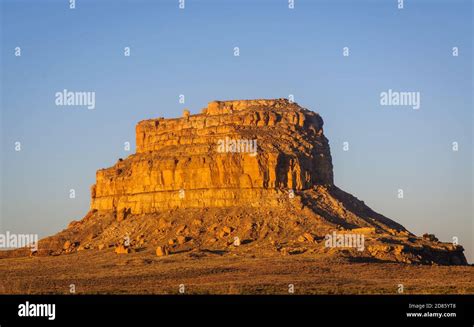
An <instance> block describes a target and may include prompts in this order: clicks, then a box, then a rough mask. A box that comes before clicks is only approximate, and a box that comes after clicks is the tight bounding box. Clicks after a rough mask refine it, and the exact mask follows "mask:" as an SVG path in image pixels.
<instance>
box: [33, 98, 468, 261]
mask: <svg viewBox="0 0 474 327" xmlns="http://www.w3.org/2000/svg"><path fill="white" fill-rule="evenodd" d="M136 148H137V151H136V153H135V154H133V155H131V156H129V157H128V158H126V159H124V160H122V159H120V160H119V161H118V162H117V163H116V164H115V165H114V166H113V167H110V168H106V169H101V170H99V171H98V172H97V176H96V177H97V180H96V184H95V185H93V186H92V190H91V193H92V200H91V211H90V212H89V213H88V214H87V216H86V217H85V218H84V219H83V220H81V221H78V222H72V223H71V224H70V225H69V227H68V228H67V229H66V230H64V231H63V232H61V233H59V234H57V235H55V236H53V237H50V238H47V239H44V240H43V241H42V242H40V250H39V251H38V252H37V254H40V255H41V254H63V253H71V252H76V251H80V250H106V249H107V248H109V247H110V248H116V252H117V253H129V252H131V251H140V250H141V249H147V248H148V249H153V251H154V249H155V248H157V251H156V253H157V254H158V255H172V254H173V253H182V252H186V251H189V252H190V253H200V254H199V255H205V253H207V252H209V251H211V252H216V251H217V252H218V253H223V254H225V253H232V254H233V255H252V256H255V255H262V256H263V255H300V254H301V255H303V254H304V255H318V256H329V257H334V256H337V257H343V258H346V259H349V260H367V261H377V260H383V261H398V262H406V263H425V264H426V263H431V264H433V263H434V264H466V259H465V257H464V255H463V249H462V247H461V246H457V245H453V244H450V243H442V242H439V241H438V240H436V239H435V238H432V237H417V236H415V235H413V234H412V233H410V232H408V231H407V230H406V229H405V228H404V227H403V226H401V225H399V224H397V223H396V222H394V221H392V220H390V219H388V218H386V217H384V216H382V215H380V214H378V213H376V212H374V211H373V210H371V209H370V208H369V207H367V206H366V205H365V204H364V202H362V201H359V200H358V199H357V198H355V197H353V196H352V195H350V194H348V193H346V192H344V191H342V190H340V189H339V188H337V187H336V186H335V185H334V183H333V167H332V160H331V154H330V149H329V144H328V140H327V139H326V137H325V136H324V133H323V120H322V119H321V117H320V116H319V115H318V114H316V113H314V112H312V111H309V110H307V109H304V108H302V107H300V106H299V105H297V104H296V103H291V102H289V101H288V100H285V99H275V100H243V101H240V100H239V101H214V102H211V103H209V105H208V106H207V108H204V109H202V111H201V113H200V114H195V115H190V113H189V111H184V113H183V117H181V118H175V119H164V118H158V119H150V120H144V121H141V122H139V123H138V125H137V127H136ZM336 236H337V237H340V240H342V243H341V244H339V245H342V246H339V245H338V244H337V242H336V241H334V242H333V243H331V242H328V240H329V241H331V237H336ZM352 239H353V240H354V244H346V243H344V240H346V241H347V240H349V241H350V240H352ZM356 240H359V241H360V240H362V241H363V242H362V243H360V242H359V243H360V244H359V243H357V242H356ZM356 243H357V244H358V245H359V246H354V245H355V244H356ZM328 244H329V246H328ZM331 244H332V245H331ZM196 255H198V254H196Z"/></svg>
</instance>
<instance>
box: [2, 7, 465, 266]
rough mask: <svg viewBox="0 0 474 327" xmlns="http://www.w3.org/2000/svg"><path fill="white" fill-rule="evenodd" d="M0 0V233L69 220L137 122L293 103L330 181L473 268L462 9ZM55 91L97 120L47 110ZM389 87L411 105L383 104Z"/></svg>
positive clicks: (69, 110) (46, 231) (83, 208)
mask: <svg viewBox="0 0 474 327" xmlns="http://www.w3.org/2000/svg"><path fill="white" fill-rule="evenodd" d="M0 1H1V9H0V10H1V17H0V28H1V51H0V55H1V65H0V68H1V80H0V82H1V85H0V91H1V93H0V96H1V99H0V100H1V116H0V118H1V160H0V168H1V174H0V177H1V189H0V191H1V194H0V195H1V196H0V199H1V202H0V205H1V211H0V212H1V219H0V231H2V232H3V231H7V230H8V231H10V232H12V233H37V234H39V235H40V237H44V236H47V235H51V234H54V233H56V232H58V231H60V230H62V229H64V228H66V226H67V224H68V223H69V222H70V221H71V220H79V219H81V218H82V217H83V216H84V215H85V214H86V213H87V211H88V209H89V204H90V186H91V185H92V184H94V182H95V172H96V170H98V169H100V168H105V167H109V166H111V165H113V164H114V163H115V162H116V161H117V159H118V158H124V157H126V156H127V155H130V154H132V153H133V152H134V148H135V139H134V137H135V125H136V123H137V122H138V121H140V120H144V119H149V118H155V117H161V116H162V117H170V118H171V117H179V116H181V113H182V111H183V109H184V108H188V109H189V110H190V111H191V113H198V112H199V111H200V109H201V108H203V107H206V105H207V103H208V102H210V101H212V100H227V99H253V98H287V97H289V96H290V94H291V95H293V96H294V99H295V101H296V102H297V103H298V104H300V105H301V106H303V107H306V108H308V109H311V110H313V111H315V112H318V113H319V114H320V115H321V116H322V118H323V120H324V122H325V125H324V128H325V135H326V136H327V138H328V139H329V142H330V146H331V152H332V157H333V163H334V175H335V183H336V185H338V186H339V187H340V188H342V189H343V190H345V191H347V192H349V193H351V194H353V195H355V196H356V197H358V198H359V199H361V200H364V201H365V203H366V204H368V205H369V206H370V207H371V208H372V209H374V210H375V211H377V212H379V213H382V214H383V215H385V216H387V217H389V218H391V219H393V220H395V221H397V222H399V223H401V224H402V225H404V226H405V227H406V228H407V229H408V230H410V231H411V232H413V233H415V234H418V235H421V234H423V233H426V232H428V233H433V234H435V235H436V236H437V237H438V238H439V239H440V240H442V241H446V242H451V241H452V239H453V237H457V238H458V240H459V243H460V244H462V245H463V246H464V247H465V249H466V255H467V257H468V260H469V261H470V262H472V261H473V260H474V241H473V234H474V227H473V219H474V217H473V184H474V179H473V101H472V97H473V84H472V76H473V62H472V58H473V56H472V39H473V25H472V17H473V8H472V7H473V5H472V1H469V0H465V1H462V0H433V1H428V0H419V1H416V0H405V1H404V8H403V9H399V8H398V7H397V6H398V3H397V1H396V0H378V1H375V0H373V1H369V0H366V1H349V0H346V1H343V0H340V1H338V0H335V1H320V0H312V1H311V0H296V2H295V7H294V9H290V8H288V1H287V0H274V1H270V0H252V1H250V0H239V1H237V0H226V1H217V0H186V2H185V8H184V9H179V7H178V5H179V2H178V0H153V1H152V0H149V1H121V0H116V1H97V0H95V1H92V0H76V8H75V9H70V8H69V3H68V1H59V0H58V1H52V0H49V1H37V0H36V1H34V0H28V1H25V0H20V1H18V0H15V1H13V0H0ZM17 47H19V48H20V49H21V56H16V55H15V48H17ZM125 47H129V48H130V56H124V48H125ZM235 47H238V48H239V56H235V55H234V50H235ZM344 47H347V48H348V49H349V55H348V56H344V55H343V48H344ZM453 47H457V48H458V56H453ZM64 89H67V90H72V91H89V92H95V96H96V106H95V109H93V110H89V109H87V108H86V107H81V106H76V107H67V106H57V105H56V104H55V94H56V92H61V91H63V90H64ZM389 89H391V90H394V91H409V92H419V94H420V97H421V106H420V109H418V110H414V109H412V108H411V107H409V106H381V105H380V94H381V92H384V91H388V90H389ZM180 94H183V95H184V96H185V104H182V103H179V101H178V100H179V95H180ZM16 142H20V143H21V151H16V150H17V149H16V148H15V146H16V145H17V144H18V143H16ZM124 142H130V143H131V144H132V149H131V151H129V152H127V151H125V150H124ZM344 142H348V144H349V150H348V151H344V148H343V145H344ZM453 142H457V144H458V151H453ZM71 189H74V190H75V196H76V197H75V198H74V199H71V198H70V190H71ZM399 189H402V190H403V198H402V199H400V198H399V197H398V195H399V193H398V192H399V191H398V190H399Z"/></svg>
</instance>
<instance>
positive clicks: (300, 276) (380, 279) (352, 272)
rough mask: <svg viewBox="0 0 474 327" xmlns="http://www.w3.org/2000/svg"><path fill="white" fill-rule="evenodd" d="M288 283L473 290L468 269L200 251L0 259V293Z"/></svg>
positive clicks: (314, 287) (361, 289) (332, 288)
mask: <svg viewBox="0 0 474 327" xmlns="http://www.w3.org/2000/svg"><path fill="white" fill-rule="evenodd" d="M290 284H292V285H294V293H295V294H394V295H397V294H399V293H398V291H399V289H400V288H399V284H403V294H474V267H473V266H437V265H410V264H403V263H385V262H383V263H381V262H353V261H351V260H349V259H345V258H333V257H332V258H331V257H321V256H318V257H317V258H316V257H314V256H311V255H306V254H301V255H288V256H266V257H259V258H255V257H252V256H241V255H240V254H238V253H232V251H229V252H218V251H213V252H211V251H209V252H208V251H202V250H200V251H187V252H182V253H176V254H173V255H170V256H164V257H157V256H156V255H155V254H154V252H153V251H150V250H144V251H140V252H134V253H128V254H116V253H114V251H113V250H112V249H107V250H104V251H81V252H77V253H73V254H69V255H61V256H47V257H22V258H6V259H0V292H1V293H2V294H70V293H71V290H74V291H75V293H76V294H179V292H180V285H184V293H185V294H289V288H290V287H289V285H290ZM71 285H74V286H71ZM181 291H183V288H182V287H181Z"/></svg>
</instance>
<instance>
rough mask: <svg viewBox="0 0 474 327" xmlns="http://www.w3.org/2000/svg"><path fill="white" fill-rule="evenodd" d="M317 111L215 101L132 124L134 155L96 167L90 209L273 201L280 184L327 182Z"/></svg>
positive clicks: (281, 103)
mask: <svg viewBox="0 0 474 327" xmlns="http://www.w3.org/2000/svg"><path fill="white" fill-rule="evenodd" d="M322 127H323V121H322V119H321V117H320V116H319V115H318V114H316V113H314V112H311V111H308V110H305V109H303V108H301V107H299V106H298V105H297V104H295V103H290V102H289V101H288V100H285V99H278V100H250V101H222V102H221V101H215V102H211V103H209V105H208V107H207V108H205V109H203V113H202V114H198V115H184V117H183V118H178V119H151V120H145V121H142V122H140V123H138V125H137V128H136V144H137V153H136V154H134V155H132V156H130V157H128V158H127V159H126V160H123V161H119V162H118V163H117V164H116V165H115V166H113V167H111V168H107V169H103V170H99V171H98V172H97V183H96V185H94V186H93V187H92V206H91V208H92V209H97V210H117V211H118V212H122V211H123V210H125V211H127V210H129V211H130V212H131V213H132V214H143V213H153V212H157V211H159V210H162V209H168V208H175V207H184V208H189V207H198V208H203V207H227V206H235V205H244V206H262V205H269V206H273V205H277V204H278V203H277V201H276V195H277V194H278V192H279V191H281V190H289V189H292V190H294V191H299V190H308V189H311V188H312V187H313V186H314V185H316V184H321V185H332V184H333V175H332V163H331V154H330V152H329V145H328V141H327V139H326V138H325V137H324V135H323V129H322Z"/></svg>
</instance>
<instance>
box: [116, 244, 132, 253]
mask: <svg viewBox="0 0 474 327" xmlns="http://www.w3.org/2000/svg"><path fill="white" fill-rule="evenodd" d="M115 253H117V254H127V253H130V248H128V247H126V246H125V245H123V244H120V245H118V246H116V247H115Z"/></svg>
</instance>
